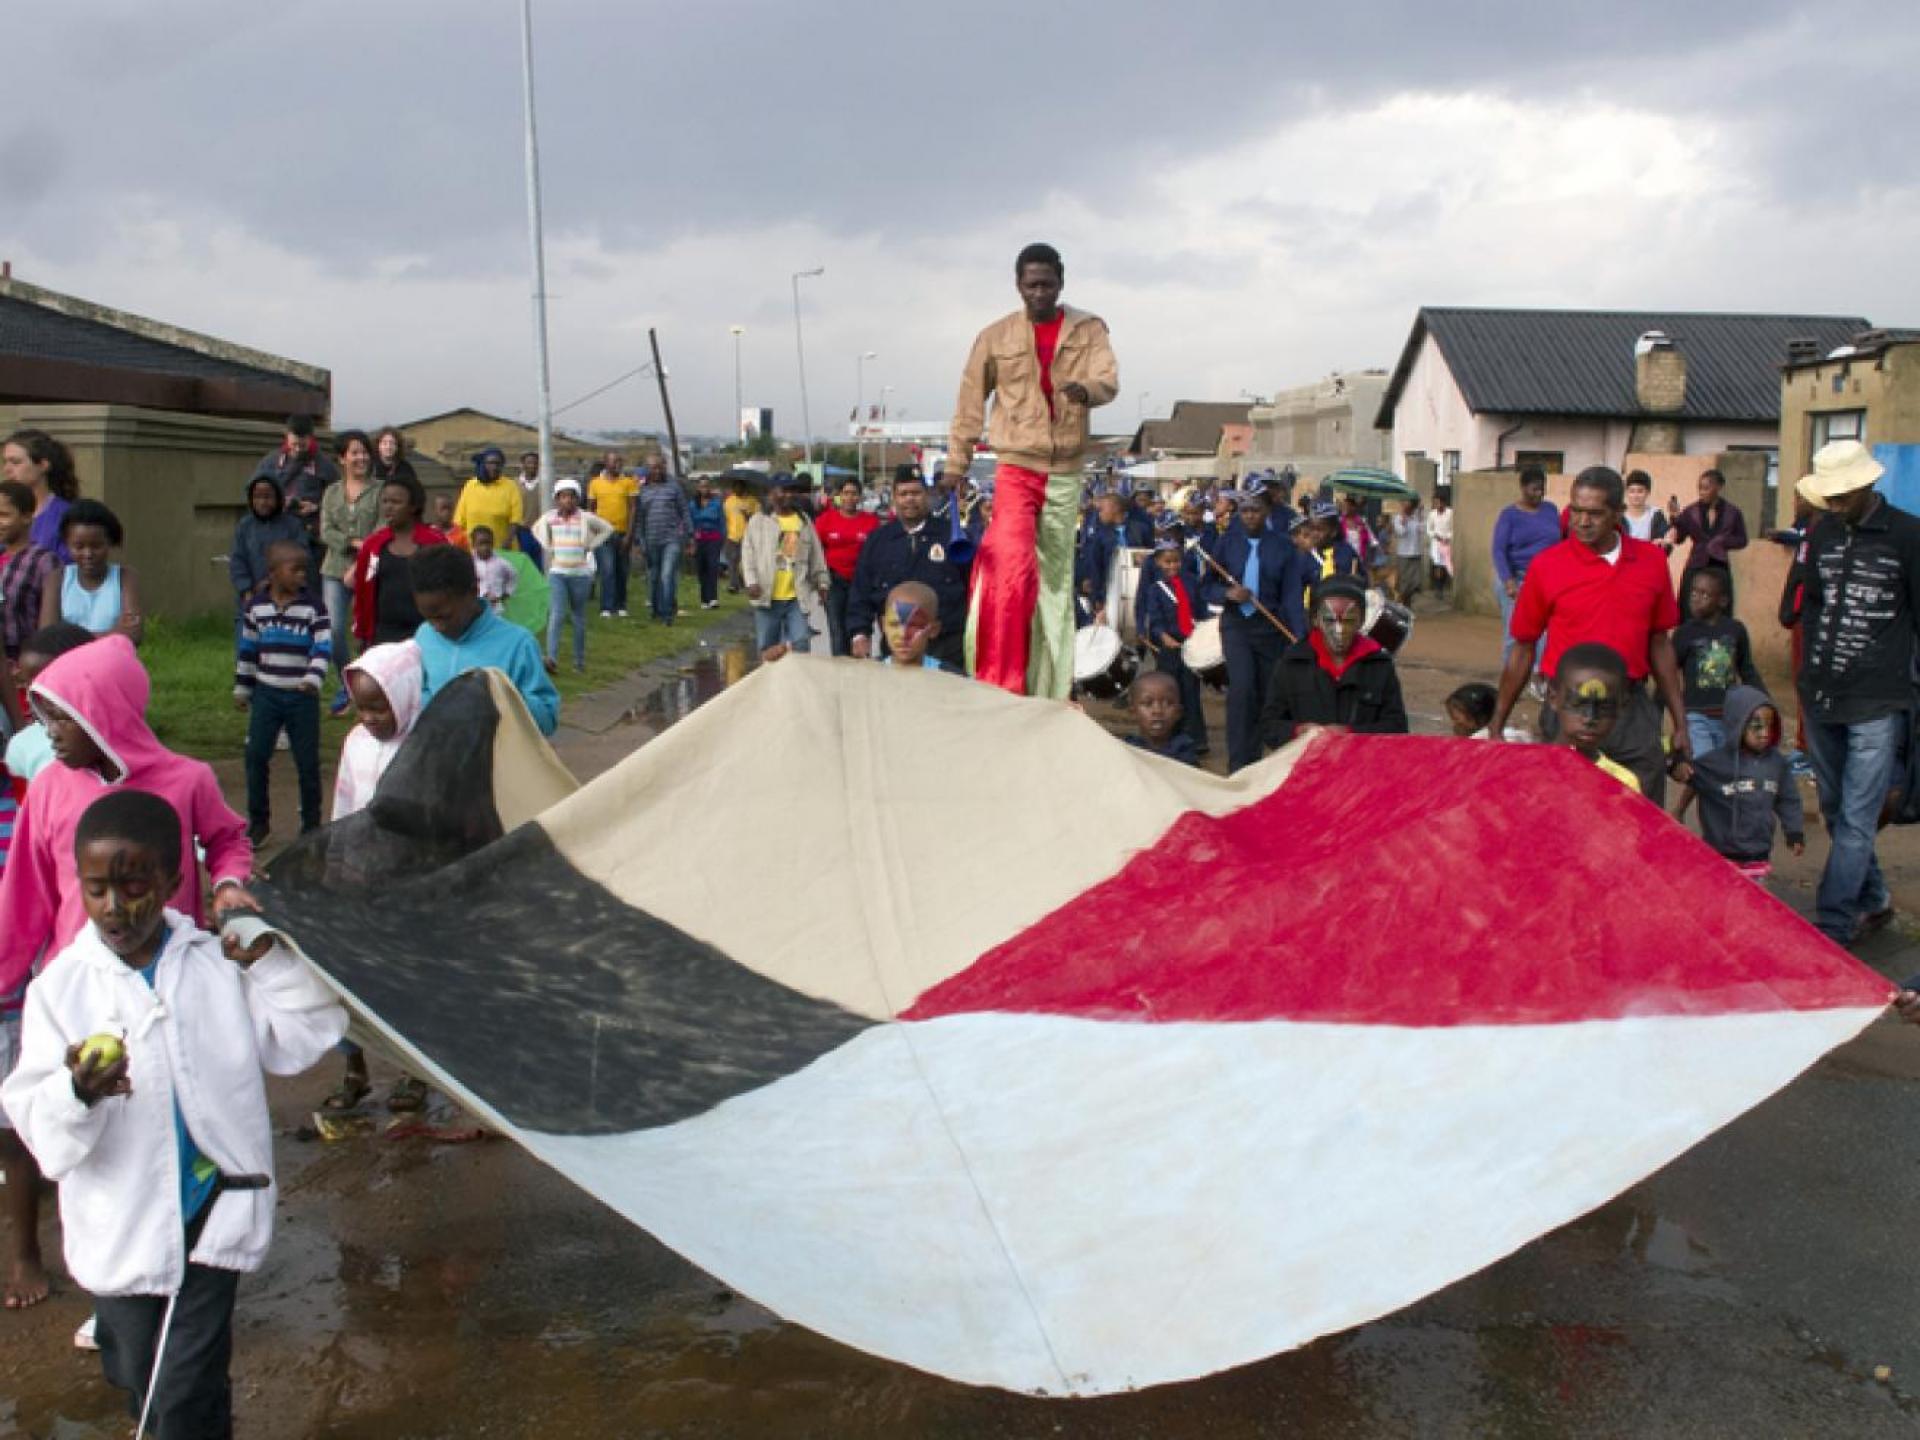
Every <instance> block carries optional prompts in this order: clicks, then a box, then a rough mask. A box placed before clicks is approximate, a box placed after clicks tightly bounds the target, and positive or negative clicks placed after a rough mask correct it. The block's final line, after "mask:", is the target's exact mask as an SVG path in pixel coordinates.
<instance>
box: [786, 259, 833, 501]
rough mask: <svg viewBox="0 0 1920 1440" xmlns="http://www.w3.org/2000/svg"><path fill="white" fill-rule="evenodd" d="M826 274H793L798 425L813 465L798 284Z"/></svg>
mask: <svg viewBox="0 0 1920 1440" xmlns="http://www.w3.org/2000/svg"><path fill="white" fill-rule="evenodd" d="M826 273H827V267H826V266H824V265H816V266H814V267H813V269H811V270H796V271H794V272H793V351H794V354H796V355H798V356H799V357H800V425H801V428H802V429H804V430H805V431H806V435H807V464H809V465H811V464H813V416H812V415H811V414H810V413H809V412H808V410H807V347H806V342H805V341H803V340H802V339H801V338H800V282H801V281H802V280H812V279H815V278H817V277H819V276H821V275H824V274H826Z"/></svg>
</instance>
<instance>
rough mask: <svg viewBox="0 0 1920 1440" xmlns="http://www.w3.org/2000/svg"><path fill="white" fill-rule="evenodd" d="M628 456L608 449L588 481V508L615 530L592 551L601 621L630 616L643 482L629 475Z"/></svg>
mask: <svg viewBox="0 0 1920 1440" xmlns="http://www.w3.org/2000/svg"><path fill="white" fill-rule="evenodd" d="M626 463H627V462H626V457H625V456H623V455H621V454H620V453H619V451H617V450H609V451H608V452H607V454H606V458H605V460H604V461H603V462H602V463H601V466H600V471H599V473H598V474H596V475H595V476H594V477H593V478H592V479H591V480H589V481H587V509H589V510H591V511H592V512H593V513H594V514H596V515H598V516H599V517H600V518H601V519H602V520H604V521H606V522H607V524H609V525H611V526H612V527H613V539H612V540H610V541H609V542H608V543H606V544H605V545H601V546H599V547H598V548H596V549H595V550H594V552H593V566H594V570H595V572H596V573H597V574H598V576H599V579H600V618H601V619H603V620H605V619H610V618H611V617H613V616H614V615H625V614H626V613H627V579H628V576H629V575H630V573H631V571H632V565H633V522H634V517H635V513H636V510H637V507H636V506H635V504H634V497H635V496H637V495H638V494H639V493H640V482H639V481H638V480H635V479H634V478H633V476H631V475H629V474H627V473H626V468H625V467H626Z"/></svg>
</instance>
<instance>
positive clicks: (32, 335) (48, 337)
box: [0, 295, 324, 393]
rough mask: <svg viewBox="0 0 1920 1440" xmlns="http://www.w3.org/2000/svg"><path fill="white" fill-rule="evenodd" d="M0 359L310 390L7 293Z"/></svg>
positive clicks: (0, 301) (1, 305) (0, 307)
mask: <svg viewBox="0 0 1920 1440" xmlns="http://www.w3.org/2000/svg"><path fill="white" fill-rule="evenodd" d="M0 355H14V356H19V357H21V358H22V359H27V360H64V361H67V362H69V363H71V364H75V365H96V366H101V367H105V368H111V369H117V370H144V371H150V372H152V373H154V374H160V375H180V376H188V377H191V378H193V379H198V380H247V381H256V382H263V383H265V384H269V385H277V386H291V387H297V388H300V389H309V390H311V389H315V387H313V386H309V385H304V384H302V382H300V381H299V380H296V379H294V378H293V377H291V376H288V375H283V374H279V373H277V372H275V371H272V370H266V369H262V368H260V367H258V366H254V365H245V364H241V363H240V362H238V361H235V360H225V359H221V358H220V357H218V356H214V355H203V354H201V353H200V352H199V351H197V350H189V349H187V348H185V347H184V346H180V345H169V344H167V343H166V342H165V341H164V340H154V339H151V338H149V337H148V336H145V335H136V334H134V333H133V332H132V331H129V330H121V329H118V328H116V327H115V326H112V325H105V324H102V323H100V322H99V321H97V320H87V319H82V318H81V317H79V316H77V315H66V314H62V313H61V312H60V311H58V310H50V309H48V308H46V307H45V306H42V305H35V304H32V303H31V302H29V301H26V300H21V299H17V298H15V297H13V296H7V295H0ZM316 393H324V392H316Z"/></svg>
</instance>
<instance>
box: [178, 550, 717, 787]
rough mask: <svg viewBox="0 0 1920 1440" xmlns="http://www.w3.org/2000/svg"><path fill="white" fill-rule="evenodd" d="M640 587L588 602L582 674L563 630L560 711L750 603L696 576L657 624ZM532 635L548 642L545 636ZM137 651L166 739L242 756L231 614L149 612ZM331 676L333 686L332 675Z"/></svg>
mask: <svg viewBox="0 0 1920 1440" xmlns="http://www.w3.org/2000/svg"><path fill="white" fill-rule="evenodd" d="M637 594H638V597H639V604H640V606H641V607H642V610H641V613H638V614H635V615H633V616H631V617H630V618H628V619H625V620H602V619H601V618H600V616H599V613H598V611H597V610H596V609H594V607H593V606H591V605H589V607H588V612H587V625H588V626H589V629H588V631H587V670H586V673H585V674H584V675H576V674H574V673H573V665H572V659H571V656H572V653H573V652H572V650H571V649H570V648H569V647H570V646H571V644H572V638H571V636H569V635H567V634H565V633H563V634H562V635H561V639H560V643H561V650H560V674H559V675H558V676H557V677H555V678H556V682H557V683H558V685H559V687H560V697H561V701H562V708H561V715H562V717H563V718H564V717H565V714H566V710H565V704H564V702H565V701H566V700H568V699H570V698H572V697H574V696H577V695H585V694H588V693H590V692H592V691H594V690H599V689H602V688H604V687H605V686H607V685H610V684H612V683H613V682H614V681H616V680H619V679H621V678H622V677H624V676H625V675H627V674H628V673H630V672H631V671H634V670H637V669H639V668H640V667H641V666H642V665H645V664H646V663H648V662H649V661H651V660H657V659H659V658H660V657H661V656H663V655H670V654H673V653H674V652H675V651H678V650H684V649H687V648H688V647H689V646H691V645H693V644H694V643H695V641H696V640H697V639H698V638H699V635H700V632H701V631H702V630H704V629H706V628H707V626H708V625H710V624H712V623H713V622H715V621H716V620H723V619H725V618H726V617H727V616H729V615H735V614H738V613H739V612H740V611H742V610H744V609H746V608H747V602H746V598H745V597H744V596H740V595H729V594H727V593H726V592H725V591H724V590H723V591H722V592H721V595H720V608H719V609H718V610H702V609H701V608H700V592H699V586H698V584H697V583H696V582H695V581H693V580H691V579H686V580H683V581H682V582H681V586H680V607H681V608H680V619H679V622H678V623H677V624H675V625H672V626H666V625H655V624H654V623H653V621H652V620H651V619H649V618H648V617H647V615H646V614H645V613H644V610H645V606H646V595H645V591H644V590H637ZM535 638H536V639H537V640H539V641H540V642H541V644H542V645H543V646H544V644H545V640H546V637H545V636H536V637H535ZM140 659H141V661H142V662H143V663H144V664H145V665H146V667H147V673H148V674H149V675H151V676H152V677H153V698H152V699H151V700H150V701H149V702H148V705H147V722H148V723H149V724H150V725H152V726H153V730H154V733H155V734H156V735H158V736H159V737H160V740H161V743H163V744H164V745H166V746H167V748H168V749H170V750H177V751H179V752H180V753H181V754H183V755H192V756H194V757H196V758H198V759H201V760H237V759H239V758H240V755H241V753H242V752H243V751H244V750H245V748H246V740H247V712H246V711H244V710H239V709H236V708H235V707H234V703H233V621H232V620H231V619H230V618H229V617H228V616H226V615H202V616H198V617H195V618H193V619H187V620H166V619H162V618H160V617H158V616H154V617H150V618H149V619H148V621H147V633H146V639H145V642H144V643H143V644H142V645H141V647H140ZM328 683H329V693H331V684H332V682H331V681H329V682H328ZM351 728H352V722H351V721H350V720H332V719H323V720H322V721H321V725H320V753H321V758H322V761H323V762H324V763H326V764H329V765H330V764H332V763H333V760H334V758H335V757H336V756H337V755H338V754H339V750H340V742H341V741H342V740H344V739H345V738H346V735H347V731H348V730H350V729H351Z"/></svg>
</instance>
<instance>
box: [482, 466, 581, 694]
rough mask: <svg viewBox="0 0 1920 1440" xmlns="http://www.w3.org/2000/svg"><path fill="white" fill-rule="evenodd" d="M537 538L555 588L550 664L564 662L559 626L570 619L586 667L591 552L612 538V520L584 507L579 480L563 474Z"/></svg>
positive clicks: (576, 651)
mask: <svg viewBox="0 0 1920 1440" xmlns="http://www.w3.org/2000/svg"><path fill="white" fill-rule="evenodd" d="M533 538H534V539H536V540H538V541H539V542H540V546H541V548H542V549H543V550H545V551H546V552H547V585H548V588H549V590H550V591H551V601H550V603H551V609H550V610H549V611H548V613H547V669H548V670H549V671H555V670H558V669H559V668H560V631H561V628H562V627H563V626H567V625H571V626H572V627H573V668H574V670H575V671H576V672H579V671H583V670H585V669H586V668H587V599H588V597H589V596H590V595H591V594H592V593H593V565H594V561H593V552H594V551H595V550H597V549H599V548H600V547H601V546H602V545H605V544H607V543H609V542H611V541H612V540H613V539H614V530H613V526H611V525H609V524H608V523H607V522H606V521H605V520H602V519H601V518H600V517H599V516H598V515H594V514H592V513H590V512H588V511H586V510H582V509H581V508H580V482H579V481H578V480H562V481H561V482H560V483H559V484H558V485H555V486H554V487H553V509H551V510H549V511H547V513H546V514H544V515H542V516H541V517H540V518H539V519H538V520H536V521H534V522H533ZM468 568H469V570H471V568H472V567H468ZM477 593H478V592H477V589H476V595H477Z"/></svg>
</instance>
